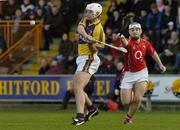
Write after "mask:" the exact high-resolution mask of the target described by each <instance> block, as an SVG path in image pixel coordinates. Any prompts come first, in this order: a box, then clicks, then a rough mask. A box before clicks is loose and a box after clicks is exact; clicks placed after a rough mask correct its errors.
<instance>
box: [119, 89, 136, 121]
mask: <svg viewBox="0 0 180 130" xmlns="http://www.w3.org/2000/svg"><path fill="white" fill-rule="evenodd" d="M120 97H121V102H122V104H123V105H125V106H128V107H129V105H130V103H131V102H132V98H133V95H132V88H129V89H123V88H121V91H120ZM131 122H132V120H131V118H130V116H129V115H128V114H127V116H126V117H125V119H124V124H129V123H131Z"/></svg>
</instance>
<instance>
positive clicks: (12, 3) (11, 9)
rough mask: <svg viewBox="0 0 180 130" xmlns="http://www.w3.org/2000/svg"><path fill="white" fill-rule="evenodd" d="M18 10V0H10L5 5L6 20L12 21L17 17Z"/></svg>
mask: <svg viewBox="0 0 180 130" xmlns="http://www.w3.org/2000/svg"><path fill="white" fill-rule="evenodd" d="M17 9H18V3H17V2H16V0H8V2H5V3H4V5H3V15H4V19H5V20H10V19H12V18H13V16H14V15H15V12H16V10H17Z"/></svg>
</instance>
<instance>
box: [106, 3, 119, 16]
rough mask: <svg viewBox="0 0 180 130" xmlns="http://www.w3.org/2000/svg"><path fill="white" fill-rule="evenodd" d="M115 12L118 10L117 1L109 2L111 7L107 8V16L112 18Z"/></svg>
mask: <svg viewBox="0 0 180 130" xmlns="http://www.w3.org/2000/svg"><path fill="white" fill-rule="evenodd" d="M115 10H118V3H117V0H111V5H110V6H109V8H108V11H107V16H108V17H112V16H113V12H114V11H115Z"/></svg>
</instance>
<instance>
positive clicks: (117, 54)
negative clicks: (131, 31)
mask: <svg viewBox="0 0 180 130" xmlns="http://www.w3.org/2000/svg"><path fill="white" fill-rule="evenodd" d="M116 35H117V33H115V32H114V33H113V34H112V45H114V46H117V47H122V44H121V42H120V39H119V38H117V37H116ZM110 51H111V53H112V55H113V57H115V58H118V59H123V55H124V53H122V52H120V51H118V50H116V49H113V48H110Z"/></svg>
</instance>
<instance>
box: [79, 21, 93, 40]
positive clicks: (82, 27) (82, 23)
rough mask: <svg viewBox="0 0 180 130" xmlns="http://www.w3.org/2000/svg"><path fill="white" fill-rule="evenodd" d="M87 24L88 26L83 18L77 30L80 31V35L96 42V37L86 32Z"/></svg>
mask: <svg viewBox="0 0 180 130" xmlns="http://www.w3.org/2000/svg"><path fill="white" fill-rule="evenodd" d="M85 26H86V24H85V20H84V19H82V20H81V22H80V23H79V24H78V27H77V32H78V33H79V34H80V35H82V36H83V37H84V38H86V39H87V40H89V41H93V42H94V41H95V39H94V38H93V37H92V36H90V35H88V34H87V33H86V31H85Z"/></svg>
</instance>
